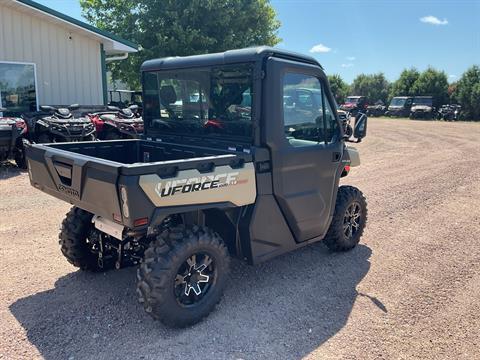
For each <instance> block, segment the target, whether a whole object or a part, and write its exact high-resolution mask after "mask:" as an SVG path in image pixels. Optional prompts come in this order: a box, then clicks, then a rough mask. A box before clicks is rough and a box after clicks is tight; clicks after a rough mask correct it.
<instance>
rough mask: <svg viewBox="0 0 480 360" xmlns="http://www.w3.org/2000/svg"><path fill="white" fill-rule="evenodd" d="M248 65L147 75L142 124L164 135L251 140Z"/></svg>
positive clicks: (250, 79) (250, 87)
mask: <svg viewBox="0 0 480 360" xmlns="http://www.w3.org/2000/svg"><path fill="white" fill-rule="evenodd" d="M252 86H253V85H252V67H251V66H250V65H248V64H245V65H230V66H222V67H212V68H204V69H194V70H192V69H188V70H175V71H159V72H147V73H145V74H144V77H143V87H144V94H145V99H144V113H143V114H144V120H145V121H146V125H147V126H148V127H149V128H150V129H151V130H155V129H157V130H159V131H160V132H161V133H165V134H176V135H188V136H201V137H217V138H223V137H225V136H230V137H235V138H238V139H239V140H240V141H248V142H251V141H252V139H253V137H252V97H253V87H252Z"/></svg>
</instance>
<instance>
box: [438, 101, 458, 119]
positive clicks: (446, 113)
mask: <svg viewBox="0 0 480 360" xmlns="http://www.w3.org/2000/svg"><path fill="white" fill-rule="evenodd" d="M461 112H462V107H461V106H460V105H457V104H448V105H442V106H441V107H440V109H439V110H438V113H437V120H445V121H458V120H461Z"/></svg>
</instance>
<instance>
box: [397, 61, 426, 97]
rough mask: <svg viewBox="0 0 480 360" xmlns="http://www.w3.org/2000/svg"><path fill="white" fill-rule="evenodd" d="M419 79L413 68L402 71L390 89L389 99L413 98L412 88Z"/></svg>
mask: <svg viewBox="0 0 480 360" xmlns="http://www.w3.org/2000/svg"><path fill="white" fill-rule="evenodd" d="M419 77H420V73H419V72H418V70H417V69H415V68H411V69H405V70H403V71H402V73H401V74H400V77H399V78H398V79H397V80H396V81H395V82H394V83H393V84H392V86H391V88H390V98H393V97H394V96H414V95H415V94H414V93H413V90H412V87H413V84H414V83H415V81H417V80H418V78H419Z"/></svg>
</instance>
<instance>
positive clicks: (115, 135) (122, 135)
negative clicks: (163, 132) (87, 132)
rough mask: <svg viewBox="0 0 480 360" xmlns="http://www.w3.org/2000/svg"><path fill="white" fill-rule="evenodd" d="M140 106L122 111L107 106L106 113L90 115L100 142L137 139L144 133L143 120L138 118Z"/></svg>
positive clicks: (132, 106)
mask: <svg viewBox="0 0 480 360" xmlns="http://www.w3.org/2000/svg"><path fill="white" fill-rule="evenodd" d="M137 111H138V106H137V105H131V106H129V107H128V108H124V109H120V108H118V107H116V106H107V110H106V111H99V112H96V113H91V114H88V116H89V117H90V120H91V121H92V122H93V124H94V125H95V128H96V130H97V138H98V139H100V140H115V139H137V138H139V137H140V135H141V134H142V133H143V119H142V118H141V117H140V116H138V113H137Z"/></svg>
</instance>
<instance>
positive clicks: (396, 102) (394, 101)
mask: <svg viewBox="0 0 480 360" xmlns="http://www.w3.org/2000/svg"><path fill="white" fill-rule="evenodd" d="M406 101H407V99H405V98H393V99H392V101H391V102H390V106H403V105H404V104H405V102H406Z"/></svg>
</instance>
